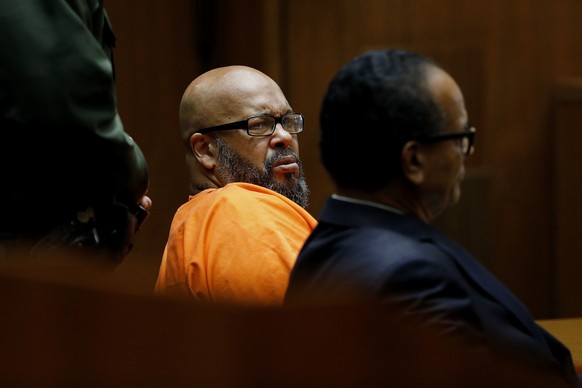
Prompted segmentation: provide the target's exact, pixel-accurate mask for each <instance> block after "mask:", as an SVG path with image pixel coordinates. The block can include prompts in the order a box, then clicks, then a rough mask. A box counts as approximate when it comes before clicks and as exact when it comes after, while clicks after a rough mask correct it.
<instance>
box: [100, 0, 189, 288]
mask: <svg viewBox="0 0 582 388" xmlns="http://www.w3.org/2000/svg"><path fill="white" fill-rule="evenodd" d="M105 6H106V9H107V12H108V14H109V17H110V19H111V23H112V26H113V30H114V32H115V34H116V37H117V46H116V49H115V51H114V56H115V65H116V76H117V90H118V106H119V111H120V115H121V118H122V121H123V123H124V125H125V128H126V130H127V132H128V133H129V134H130V135H131V136H132V137H133V138H134V139H135V140H136V142H137V143H138V144H139V145H140V147H141V149H142V150H143V152H144V154H145V156H146V158H147V160H148V164H149V168H150V196H151V198H152V200H153V209H152V214H151V216H150V218H149V219H148V221H147V222H146V224H144V226H143V228H142V229H141V230H140V232H139V234H138V236H137V238H136V239H135V244H134V249H133V251H132V252H131V253H130V254H129V256H128V257H127V258H126V259H125V261H124V262H123V263H122V264H121V265H120V266H119V267H118V269H117V271H116V272H115V273H114V277H116V278H118V280H119V281H121V282H122V281H124V280H125V279H131V281H132V282H138V283H139V284H140V286H141V287H142V288H143V290H144V291H148V290H150V291H151V290H152V289H153V285H154V282H155V279H156V277H157V272H158V268H159V263H160V260H161V257H162V252H163V249H164V244H165V241H166V238H167V236H168V231H169V228H170V222H171V219H172V216H173V214H174V212H175V210H176V209H177V208H178V206H179V205H180V204H182V203H183V202H185V201H186V199H187V198H188V181H187V179H188V178H187V174H186V167H185V162H184V157H183V155H184V151H183V147H182V143H181V140H180V136H179V123H178V104H179V102H180V98H181V97H182V93H183V91H184V89H185V88H186V86H187V85H188V83H189V82H190V81H191V80H192V79H193V77H194V76H195V74H197V73H198V72H199V68H198V66H199V65H198V61H197V41H196V40H195V23H194V20H195V19H194V18H195V16H196V15H195V8H194V3H193V2H191V1H189V0H173V1H171V2H160V1H156V0H124V1H106V2H105ZM136 274H141V276H136Z"/></svg>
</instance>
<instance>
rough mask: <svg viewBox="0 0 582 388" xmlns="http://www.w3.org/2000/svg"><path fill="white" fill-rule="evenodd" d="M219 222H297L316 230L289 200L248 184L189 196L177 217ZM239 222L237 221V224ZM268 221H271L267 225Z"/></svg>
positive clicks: (310, 221)
mask: <svg viewBox="0 0 582 388" xmlns="http://www.w3.org/2000/svg"><path fill="white" fill-rule="evenodd" d="M193 213H196V217H197V218H200V217H204V218H211V219H220V220H222V221H224V222H242V220H244V222H245V223H248V224H265V223H267V224H273V223H280V224H285V223H289V222H293V221H295V222H298V223H301V224H304V225H306V226H308V227H309V228H310V229H313V228H314V227H315V225H316V223H317V222H316V221H315V219H314V218H313V217H312V216H311V215H310V214H309V213H308V212H307V211H306V210H305V209H303V208H301V207H300V206H299V205H297V204H295V203H294V202H292V201H291V200H289V199H288V198H286V197H284V196H282V195H280V194H278V193H276V192H274V191H271V190H269V189H266V188H264V187H260V186H256V185H252V184H248V183H230V184H228V185H226V186H224V187H221V188H218V189H208V190H204V191H203V192H201V193H199V194H197V195H195V196H192V197H190V199H189V201H188V202H187V203H185V204H184V205H182V206H181V207H180V208H179V209H178V211H177V216H178V217H190V216H192V214H193ZM235 220H236V221H235ZM266 221H269V222H266Z"/></svg>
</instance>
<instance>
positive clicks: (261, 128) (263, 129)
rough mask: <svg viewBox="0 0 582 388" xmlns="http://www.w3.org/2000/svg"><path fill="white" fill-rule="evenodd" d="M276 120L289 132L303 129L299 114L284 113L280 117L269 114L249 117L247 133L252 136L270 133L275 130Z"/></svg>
mask: <svg viewBox="0 0 582 388" xmlns="http://www.w3.org/2000/svg"><path fill="white" fill-rule="evenodd" d="M277 122H281V125H282V126H283V129H284V130H285V131H287V132H289V133H299V132H301V131H302V130H303V117H302V116H301V115H300V114H295V113H291V114H286V115H285V116H283V117H281V118H280V119H275V118H274V117H271V116H257V117H251V118H250V119H249V120H248V133H249V135H253V136H261V135H270V134H272V133H273V132H275V126H276V125H277Z"/></svg>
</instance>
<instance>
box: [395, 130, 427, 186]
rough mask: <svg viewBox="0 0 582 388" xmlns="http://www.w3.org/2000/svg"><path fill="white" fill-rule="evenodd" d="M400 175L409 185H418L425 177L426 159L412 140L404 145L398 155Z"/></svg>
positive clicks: (419, 147)
mask: <svg viewBox="0 0 582 388" xmlns="http://www.w3.org/2000/svg"><path fill="white" fill-rule="evenodd" d="M400 157H401V161H402V173H403V174H404V176H405V177H406V179H408V180H409V181H410V182H411V183H413V184H415V185H420V184H421V183H423V182H424V179H425V177H426V170H425V169H426V158H425V155H424V154H423V153H422V147H421V145H420V144H419V143H418V142H417V141H414V140H411V141H409V142H407V143H406V144H404V146H403V147H402V152H401V154H400Z"/></svg>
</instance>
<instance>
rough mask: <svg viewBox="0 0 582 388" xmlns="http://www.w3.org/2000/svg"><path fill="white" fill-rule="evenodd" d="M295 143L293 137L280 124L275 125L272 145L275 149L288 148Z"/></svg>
mask: <svg viewBox="0 0 582 388" xmlns="http://www.w3.org/2000/svg"><path fill="white" fill-rule="evenodd" d="M292 141H293V135H291V134H290V133H289V132H287V131H286V130H284V129H283V126H282V125H281V124H279V123H277V124H276V125H275V132H273V134H272V135H271V141H270V145H271V147H273V148H287V147H289V145H290V144H291V142H292Z"/></svg>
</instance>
